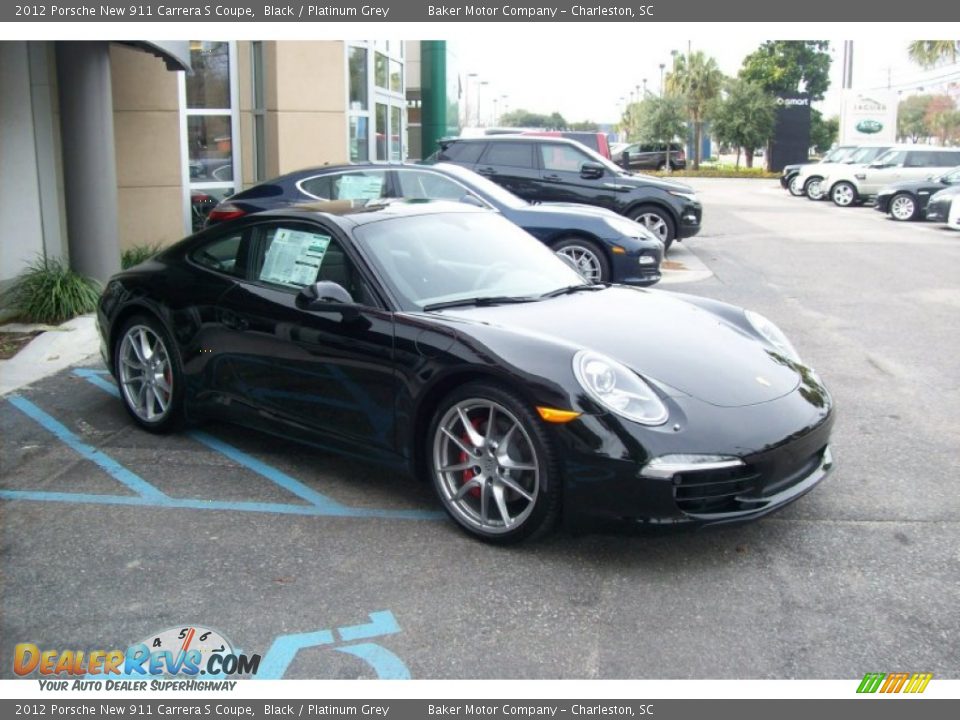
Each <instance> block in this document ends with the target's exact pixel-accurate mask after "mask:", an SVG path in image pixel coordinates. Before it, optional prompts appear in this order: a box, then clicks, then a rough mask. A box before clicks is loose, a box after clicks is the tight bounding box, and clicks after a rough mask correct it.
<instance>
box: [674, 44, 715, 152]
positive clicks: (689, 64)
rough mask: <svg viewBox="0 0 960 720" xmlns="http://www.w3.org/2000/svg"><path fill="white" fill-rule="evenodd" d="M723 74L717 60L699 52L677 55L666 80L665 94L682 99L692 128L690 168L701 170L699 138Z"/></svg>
mask: <svg viewBox="0 0 960 720" xmlns="http://www.w3.org/2000/svg"><path fill="white" fill-rule="evenodd" d="M722 83H723V73H722V72H720V68H719V67H718V66H717V61H716V60H714V59H713V58H708V57H707V56H706V55H704V54H703V52H701V51H700V50H697V51H696V52H692V53H690V54H689V55H678V56H677V57H676V59H675V60H674V62H673V70H671V71H670V72H669V73H668V74H667V77H666V88H667V93H668V94H670V95H673V96H675V97H676V96H679V97H682V98H683V102H684V104H685V105H686V109H687V113H688V116H689V118H690V124H691V125H692V126H693V137H694V146H693V169H694V170H699V169H700V139H701V137H702V135H703V122H704V119H705V118H706V115H707V111H708V108H709V106H710V103H711V102H712V101H713V99H714V98H715V97H717V95H719V94H720V87H721V85H722Z"/></svg>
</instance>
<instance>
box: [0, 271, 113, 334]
mask: <svg viewBox="0 0 960 720" xmlns="http://www.w3.org/2000/svg"><path fill="white" fill-rule="evenodd" d="M99 297H100V284H99V283H98V282H97V281H96V280H94V279H92V278H88V277H84V276H83V275H79V274H77V273H75V272H74V271H73V270H71V269H70V268H69V267H67V266H66V265H64V264H63V263H62V262H60V261H59V260H55V259H51V258H43V257H39V258H37V259H36V260H34V261H33V262H32V263H31V264H30V265H28V266H27V269H26V270H24V271H23V272H22V273H20V275H19V276H18V277H17V279H16V280H15V281H14V284H13V286H12V287H11V288H10V289H9V290H8V291H7V292H6V293H4V301H5V303H6V304H9V305H10V306H11V307H13V308H14V309H15V310H16V311H17V312H18V313H19V315H20V317H21V318H22V319H24V320H26V321H27V322H40V323H47V324H50V325H55V324H57V323H61V322H63V321H65V320H69V319H70V318H73V317H76V316H77V315H83V314H84V313H89V312H93V311H94V310H96V308H97V299H98V298H99Z"/></svg>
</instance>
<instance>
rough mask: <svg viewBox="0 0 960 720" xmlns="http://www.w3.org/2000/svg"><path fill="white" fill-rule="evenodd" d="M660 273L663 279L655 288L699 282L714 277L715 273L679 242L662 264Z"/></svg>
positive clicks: (673, 246) (672, 247) (671, 248)
mask: <svg viewBox="0 0 960 720" xmlns="http://www.w3.org/2000/svg"><path fill="white" fill-rule="evenodd" d="M660 273H661V275H662V278H661V279H660V282H659V283H657V285H655V286H654V287H658V286H660V285H679V284H681V283H690V282H699V281H700V280H706V279H707V278H709V277H712V276H713V272H711V271H710V269H709V268H708V267H707V266H706V265H704V264H703V262H702V261H701V260H700V258H698V257H697V256H696V255H694V254H693V251H692V250H690V249H689V248H686V247H684V246H683V245H682V244H680V243H677V242H675V243H673V245H672V246H671V247H670V253H669V254H668V255H667V257H666V258H665V259H664V261H663V262H662V263H661V264H660Z"/></svg>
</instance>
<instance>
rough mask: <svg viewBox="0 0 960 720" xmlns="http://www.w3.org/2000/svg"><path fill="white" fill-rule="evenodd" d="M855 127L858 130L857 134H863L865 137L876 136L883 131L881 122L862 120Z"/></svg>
mask: <svg viewBox="0 0 960 720" xmlns="http://www.w3.org/2000/svg"><path fill="white" fill-rule="evenodd" d="M855 127H856V128H857V132H861V133H863V134H864V135H874V134H876V133H878V132H880V131H881V130H883V123H882V122H880V121H879V120H861V121H860V122H858V123H857V124H856V126H855Z"/></svg>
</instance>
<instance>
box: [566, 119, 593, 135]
mask: <svg viewBox="0 0 960 720" xmlns="http://www.w3.org/2000/svg"><path fill="white" fill-rule="evenodd" d="M567 129H568V130H581V131H583V132H600V126H599V125H597V124H596V123H595V122H593V120H583V121H581V122H572V123H570V124H569V125H567Z"/></svg>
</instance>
